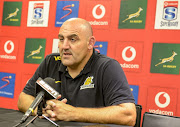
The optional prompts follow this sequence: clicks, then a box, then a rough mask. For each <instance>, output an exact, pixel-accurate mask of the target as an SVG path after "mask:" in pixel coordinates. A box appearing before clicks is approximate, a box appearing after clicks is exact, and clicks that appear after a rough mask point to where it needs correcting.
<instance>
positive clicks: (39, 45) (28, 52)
mask: <svg viewBox="0 0 180 127" xmlns="http://www.w3.org/2000/svg"><path fill="white" fill-rule="evenodd" d="M45 43H46V40H45V39H32V38H27V39H26V47H25V55H24V63H37V64H40V63H41V61H42V60H43V59H44V52H45Z"/></svg>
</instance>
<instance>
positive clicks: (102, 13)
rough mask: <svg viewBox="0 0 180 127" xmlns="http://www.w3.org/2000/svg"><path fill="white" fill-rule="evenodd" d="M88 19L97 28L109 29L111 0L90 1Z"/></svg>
mask: <svg viewBox="0 0 180 127" xmlns="http://www.w3.org/2000/svg"><path fill="white" fill-rule="evenodd" d="M87 4H88V7H87V17H86V20H87V21H89V23H90V24H91V25H92V26H94V27H95V28H102V29H107V28H109V24H110V16H111V11H112V10H111V9H112V6H111V1H101V2H98V3H97V2H96V1H88V3H87Z"/></svg>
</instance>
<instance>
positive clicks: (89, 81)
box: [80, 76, 94, 90]
mask: <svg viewBox="0 0 180 127" xmlns="http://www.w3.org/2000/svg"><path fill="white" fill-rule="evenodd" d="M93 78H94V77H93V76H90V77H87V78H86V80H85V81H84V84H83V85H82V86H81V87H80V90H83V89H87V88H94V84H93Z"/></svg>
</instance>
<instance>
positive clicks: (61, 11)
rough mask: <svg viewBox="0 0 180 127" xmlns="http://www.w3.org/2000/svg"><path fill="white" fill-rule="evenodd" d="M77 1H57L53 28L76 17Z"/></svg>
mask: <svg viewBox="0 0 180 127" xmlns="http://www.w3.org/2000/svg"><path fill="white" fill-rule="evenodd" d="M78 12H79V1H57V8H56V21H55V26H56V27H61V25H62V24H63V23H64V22H65V21H66V20H67V19H69V18H76V17H78Z"/></svg>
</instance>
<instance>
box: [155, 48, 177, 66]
mask: <svg viewBox="0 0 180 127" xmlns="http://www.w3.org/2000/svg"><path fill="white" fill-rule="evenodd" d="M176 55H177V53H176V52H174V51H173V52H172V56H170V57H168V58H163V59H160V60H161V62H159V63H157V64H156V65H155V66H158V65H160V64H164V63H166V62H173V60H174V57H175V56H176ZM174 67H175V68H176V66H173V68H174Z"/></svg>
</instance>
